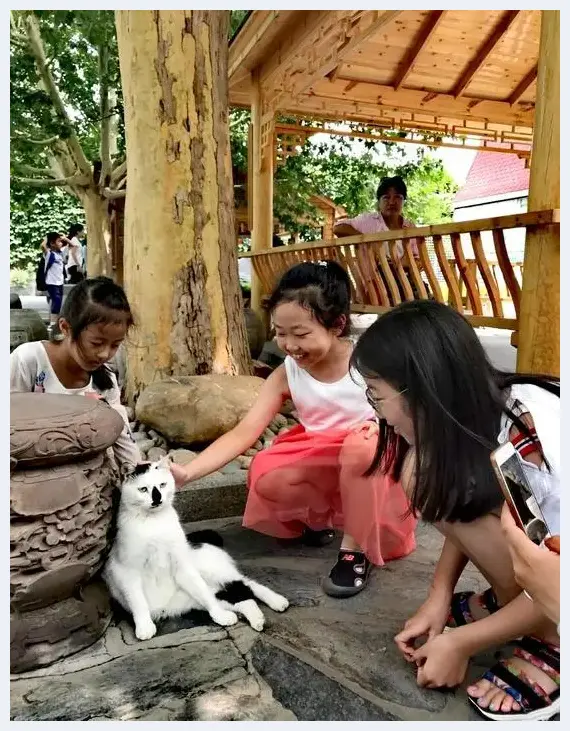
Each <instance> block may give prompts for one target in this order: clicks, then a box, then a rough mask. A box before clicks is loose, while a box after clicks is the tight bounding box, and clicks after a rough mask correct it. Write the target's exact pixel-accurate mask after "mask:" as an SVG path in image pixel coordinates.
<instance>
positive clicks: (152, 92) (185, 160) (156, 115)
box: [116, 10, 250, 401]
mask: <svg viewBox="0 0 570 731" xmlns="http://www.w3.org/2000/svg"><path fill="white" fill-rule="evenodd" d="M116 21H117V36H118V43H119V60H120V66H121V77H122V84H123V97H124V105H125V129H126V136H127V159H128V169H129V182H128V186H127V191H128V192H127V200H126V210H125V253H124V266H125V270H124V278H125V288H126V290H127V294H128V297H129V300H130V302H131V304H132V306H133V310H134V314H135V318H136V322H137V324H136V327H135V328H134V331H133V334H132V336H131V337H130V338H129V345H128V386H127V393H128V397H129V399H130V400H131V401H132V400H133V399H134V398H135V397H136V396H137V395H138V393H139V392H140V391H141V389H142V388H144V387H145V386H147V385H148V384H150V383H152V382H153V381H155V380H158V379H161V378H165V377H169V376H177V375H194V374H205V373H227V374H237V373H248V372H250V358H249V352H248V347H247V339H246V331H245V323H244V316H243V307H242V302H241V293H240V288H239V279H238V267H237V252H236V241H235V235H234V225H233V216H234V206H233V186H232V178H231V159H230V144H229V127H228V88H227V85H228V80H227V55H228V35H227V31H228V21H229V12H228V11H205V10H184V11H183V10H172V11H169V10H165V11H162V10H155V11H150V10H149V11H147V10H120V11H117V13H116Z"/></svg>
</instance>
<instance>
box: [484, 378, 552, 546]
mask: <svg viewBox="0 0 570 731" xmlns="http://www.w3.org/2000/svg"><path fill="white" fill-rule="evenodd" d="M514 399H516V400H517V401H519V402H520V403H521V405H522V406H523V407H524V408H525V409H526V410H527V411H528V412H529V413H530V415H531V416H532V420H533V422H534V428H535V429H536V435H537V437H538V439H539V441H540V445H541V447H542V451H543V453H544V456H545V457H546V459H547V460H548V464H549V465H550V471H549V470H548V468H547V466H546V465H545V464H543V465H542V466H541V467H537V466H536V465H535V464H532V463H531V462H527V461H526V460H524V459H522V458H521V461H522V465H523V470H524V473H525V476H526V478H527V479H528V481H529V483H530V486H531V488H532V491H533V494H534V496H535V498H536V501H537V503H538V505H539V507H540V509H541V510H542V513H543V515H544V518H545V520H546V523H547V525H548V528H549V530H550V532H551V533H552V534H553V535H559V534H560V399H559V398H558V396H556V395H555V394H553V393H550V392H549V391H546V390H545V389H544V388H540V387H539V386H533V385H531V384H526V383H525V384H520V385H515V386H512V387H511V392H510V399H509V401H508V402H507V405H508V406H509V408H511V407H512V404H513V400H514ZM512 425H513V423H512V421H511V420H510V419H509V418H508V417H507V415H506V414H503V418H502V420H501V431H500V433H499V437H498V442H499V444H505V443H506V442H508V441H509V432H510V429H511V427H512Z"/></svg>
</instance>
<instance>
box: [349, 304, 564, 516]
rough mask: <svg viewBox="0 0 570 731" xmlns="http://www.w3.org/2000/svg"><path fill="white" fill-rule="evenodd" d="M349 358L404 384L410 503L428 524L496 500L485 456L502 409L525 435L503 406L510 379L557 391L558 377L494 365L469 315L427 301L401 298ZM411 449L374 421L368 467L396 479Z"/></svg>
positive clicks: (484, 509) (399, 386) (477, 511)
mask: <svg viewBox="0 0 570 731" xmlns="http://www.w3.org/2000/svg"><path fill="white" fill-rule="evenodd" d="M352 365H353V367H354V368H355V369H356V370H357V371H358V372H360V373H361V375H363V376H364V377H365V378H379V379H382V380H383V381H386V382H387V383H388V384H389V385H390V386H391V387H392V388H394V389H395V390H396V391H404V393H403V394H402V398H403V399H404V400H405V404H406V405H407V408H408V409H409V412H410V416H411V418H412V421H413V426H414V444H415V449H416V480H415V485H414V486H413V489H412V492H411V496H410V503H411V510H412V511H413V512H414V513H416V514H418V513H420V514H421V515H422V517H423V518H424V520H426V521H428V522H437V521H440V520H448V521H457V520H458V521H461V522H470V521H471V520H475V519H476V518H479V517H481V516H483V515H485V514H487V513H488V512H490V511H491V510H494V509H496V508H498V507H499V506H500V505H501V503H502V500H503V498H502V494H501V491H500V488H499V485H498V483H497V479H496V477H495V475H494V473H493V469H492V467H491V463H490V460H489V456H490V453H491V451H493V449H495V448H496V447H497V446H498V444H497V437H498V435H499V432H500V424H501V417H502V415H503V414H507V416H508V417H509V418H510V419H512V421H513V423H514V424H515V425H516V426H517V428H518V429H519V430H520V431H521V432H522V433H523V434H525V435H526V436H528V437H531V434H530V431H529V429H528V427H527V425H526V424H525V423H524V422H523V421H522V420H521V419H520V418H519V417H518V416H517V415H516V414H514V413H513V412H512V411H511V410H510V409H509V408H508V407H507V403H506V402H507V398H508V389H509V387H510V386H513V385H515V384H522V383H525V384H533V385H536V386H540V387H541V388H544V389H545V390H547V391H549V392H551V393H553V394H556V395H557V396H559V395H560V382H559V380H558V379H555V378H549V377H546V376H530V375H522V374H512V373H506V372H503V371H500V370H498V369H496V368H494V367H493V365H491V363H490V362H489V360H488V358H487V355H486V353H485V350H484V348H483V346H482V345H481V343H480V341H479V339H478V337H477V335H476V333H475V331H474V329H473V328H472V327H471V325H470V324H469V323H468V322H467V320H466V319H465V318H464V317H463V316H462V315H460V314H459V313H458V312H456V311H455V310H453V309H452V308H451V307H447V306H446V305H443V304H440V303H438V302H434V301H428V300H421V301H414V302H407V303H405V304H402V305H400V306H398V307H396V308H394V309H392V310H390V311H389V312H387V313H386V314H385V315H382V317H380V318H379V319H378V320H377V321H376V322H375V323H374V324H373V325H372V326H371V327H370V328H369V329H368V330H367V331H366V332H365V333H364V335H362V337H361V338H360V340H359V342H358V343H357V345H356V348H355V350H354V353H353V355H352ZM531 438H532V437H531ZM408 448H409V447H408V444H407V442H406V441H405V440H404V439H403V438H402V437H400V436H399V435H397V434H396V433H395V432H394V430H393V428H392V427H391V426H390V425H389V424H387V422H386V421H385V420H383V419H380V435H379V440H378V448H377V452H376V456H375V459H374V462H373V464H372V466H371V468H370V472H373V471H375V470H376V469H380V470H381V471H382V472H384V473H387V474H391V475H392V476H393V477H394V478H395V479H400V476H401V471H402V466H403V462H404V458H405V456H406V453H407V451H408Z"/></svg>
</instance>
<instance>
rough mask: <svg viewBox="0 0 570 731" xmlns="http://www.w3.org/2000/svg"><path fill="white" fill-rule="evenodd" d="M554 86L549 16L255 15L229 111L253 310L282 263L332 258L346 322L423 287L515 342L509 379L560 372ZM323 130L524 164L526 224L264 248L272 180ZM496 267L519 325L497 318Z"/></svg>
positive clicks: (233, 72) (238, 56)
mask: <svg viewBox="0 0 570 731" xmlns="http://www.w3.org/2000/svg"><path fill="white" fill-rule="evenodd" d="M559 79H560V12H559V11H557V10H544V11H539V10H431V11H430V10H402V11H399V10H306V11H303V10H254V11H252V12H251V14H250V15H249V17H248V19H247V21H246V22H245V23H244V25H243V26H242V28H241V29H240V31H239V32H238V34H237V36H236V37H235V38H234V39H233V41H232V43H231V45H230V58H229V93H230V104H231V105H233V106H241V107H249V108H251V111H252V125H251V130H250V144H249V166H250V174H249V176H248V177H249V181H250V182H249V187H250V192H251V194H250V195H249V196H248V198H249V201H250V205H249V216H250V228H251V231H252V251H251V253H250V254H248V255H247V256H249V257H251V258H252V263H253V268H254V271H255V277H254V281H253V282H252V304H253V306H254V307H255V308H257V309H258V310H259V309H260V307H261V302H262V298H263V297H264V295H266V294H267V293H268V291H269V290H270V289H271V287H272V286H273V283H274V282H275V279H276V278H277V277H278V276H279V274H280V273H281V272H282V271H283V270H284V269H286V268H287V267H288V266H290V265H291V264H293V263H295V262H297V261H302V260H307V259H309V260H319V259H323V258H335V259H337V260H338V261H340V262H341V263H343V265H345V267H346V268H347V269H348V271H349V274H350V277H351V281H352V287H353V301H354V308H353V309H354V311H356V312H382V311H384V310H385V309H386V308H389V307H392V306H394V305H396V304H398V303H399V302H401V300H402V298H404V299H413V298H414V296H420V297H427V296H428V292H427V288H426V286H425V285H426V283H427V284H429V287H430V289H431V292H432V294H433V296H435V297H436V298H437V299H439V300H441V301H448V302H449V303H450V304H451V305H452V306H453V307H455V308H456V309H458V310H459V311H460V312H463V313H464V314H465V315H466V316H467V317H469V318H470V320H471V321H472V323H473V324H474V325H476V326H485V325H487V326H492V327H502V328H506V329H510V330H513V331H515V332H516V333H517V338H516V342H518V361H517V366H518V369H519V370H521V371H530V372H535V373H536V372H544V373H549V374H553V375H558V374H559V368H560V366H559V362H560V281H559V277H560V226H559V220H560V218H559V205H560V192H559V173H560V89H559ZM292 119H294V120H296V121H295V122H292V121H291V120H292ZM307 120H310V121H307ZM347 121H351V122H356V123H361V124H362V125H364V126H365V127H366V131H365V133H364V134H363V133H362V132H361V131H359V132H358V133H354V131H350V130H347V129H346V128H345V127H343V125H342V122H347ZM322 131H328V132H332V133H334V134H350V135H352V136H357V137H358V136H368V137H372V138H374V139H378V140H384V139H389V140H393V139H394V137H393V135H394V133H402V135H403V134H404V133H405V137H403V138H402V141H408V142H414V143H420V144H426V139H427V140H428V141H429V144H431V145H434V146H450V147H464V148H469V147H476V148H477V149H486V150H495V151H497V152H501V153H502V154H505V153H507V154H514V155H518V156H520V157H523V158H525V159H526V160H527V161H528V164H530V171H531V172H530V191H529V204H528V209H529V212H528V213H526V214H522V215H518V216H502V217H497V218H493V219H486V220H476V221H467V222H461V223H447V224H443V225H436V226H426V227H422V228H417V229H407V230H406V231H390V232H388V233H383V234H373V235H366V236H355V237H350V238H343V239H332V238H330V239H323V240H321V241H318V242H312V243H311V244H298V245H295V246H289V247H281V248H276V249H272V248H271V236H272V226H273V173H274V170H275V168H276V166H277V165H279V164H281V163H282V162H283V160H285V159H286V157H287V156H288V155H290V154H295V151H296V149H297V147H298V145H299V144H301V143H302V142H303V141H304V140H305V139H306V138H307V136H309V135H311V134H315V133H316V132H322ZM515 228H524V229H526V245H525V259H524V268H523V278H522V287H521V284H520V282H519V280H518V279H517V277H516V276H515V274H514V271H513V266H512V263H511V261H510V259H509V255H508V247H507V245H506V243H505V232H506V231H508V230H510V229H515ZM414 238H415V239H416V241H417V242H419V252H420V258H419V261H418V260H415V259H414V256H413V254H412V249H411V239H414ZM400 241H401V242H403V244H404V251H405V254H404V259H403V261H400V262H398V261H397V257H396V256H395V251H396V246H397V244H398V243H399V242H400ZM484 241H491V247H492V249H493V256H494V257H495V261H490V256H489V253H488V252H489V248H488V246H485V245H484ZM390 253H391V255H392V256H391V258H392V262H389V261H388V258H389V257H388V256H387V254H388V255H389V254H390ZM470 258H471V263H472V262H474V266H471V265H470V261H469V259H470ZM402 264H403V266H402ZM496 265H498V268H499V269H500V272H501V275H502V278H503V280H504V283H505V284H506V286H507V288H508V291H509V294H510V298H511V300H512V305H513V308H514V309H513V311H514V313H515V317H514V318H513V317H505V314H504V311H503V303H502V301H501V297H500V294H499V291H498V290H499V286H498V282H497V277H496V274H495V270H496V269H497V266H496ZM396 280H399V281H396ZM539 283H540V286H539ZM442 285H444V286H442ZM463 287H464V288H465V291H466V297H465V298H463V297H462V292H461V290H462V289H463ZM483 294H484V295H485V296H484V297H483V296H482V295H483ZM484 299H485V300H486V301H488V302H489V303H490V305H489V306H490V308H491V311H490V312H485V311H484V308H483V305H482V301H483V300H484Z"/></svg>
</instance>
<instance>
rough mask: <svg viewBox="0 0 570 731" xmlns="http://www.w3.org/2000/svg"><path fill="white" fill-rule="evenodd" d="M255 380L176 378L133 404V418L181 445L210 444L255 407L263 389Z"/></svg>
mask: <svg viewBox="0 0 570 731" xmlns="http://www.w3.org/2000/svg"><path fill="white" fill-rule="evenodd" d="M263 383H264V381H263V379H261V378H256V377H255V376H223V375H207V376H180V377H178V378H177V379H176V380H174V379H172V380H168V381H157V382H155V383H153V384H151V385H150V386H148V388H146V389H145V390H144V391H143V392H142V393H141V395H140V396H139V399H138V401H137V406H136V415H137V418H138V419H139V420H140V421H141V422H143V423H144V424H147V425H148V426H150V427H152V428H153V429H156V431H158V432H160V433H161V434H164V436H165V437H166V438H167V439H170V440H171V441H173V442H178V443H182V444H199V443H204V442H212V441H214V440H215V439H217V438H218V437H220V436H222V434H225V433H226V432H228V431H230V429H233V428H234V426H236V425H237V424H238V422H239V421H240V420H241V419H242V418H243V417H244V416H245V414H246V413H247V412H248V411H249V409H250V408H251V407H252V406H253V404H254V403H255V401H256V399H257V397H258V395H259V391H260V390H261V387H262V386H263Z"/></svg>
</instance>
